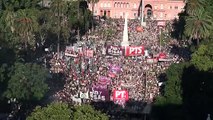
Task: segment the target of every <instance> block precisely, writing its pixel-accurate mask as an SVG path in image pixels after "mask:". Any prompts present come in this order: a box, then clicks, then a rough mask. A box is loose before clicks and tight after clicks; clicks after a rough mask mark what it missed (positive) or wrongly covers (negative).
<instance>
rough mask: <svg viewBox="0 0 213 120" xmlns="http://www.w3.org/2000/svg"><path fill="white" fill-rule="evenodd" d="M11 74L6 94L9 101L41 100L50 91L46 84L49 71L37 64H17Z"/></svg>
mask: <svg viewBox="0 0 213 120" xmlns="http://www.w3.org/2000/svg"><path fill="white" fill-rule="evenodd" d="M10 74H11V75H10V76H11V78H10V80H9V81H8V86H7V90H6V91H5V93H4V95H5V96H6V98H8V99H10V98H16V99H17V100H19V101H29V100H40V99H41V98H43V97H44V95H45V93H46V92H47V90H48V85H47V84H46V83H45V80H46V79H47V71H46V70H45V69H44V68H43V67H41V66H39V65H37V64H34V63H33V64H31V63H26V64H23V63H15V65H14V67H13V70H12V71H11V73H10Z"/></svg>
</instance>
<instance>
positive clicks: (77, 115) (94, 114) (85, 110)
mask: <svg viewBox="0 0 213 120" xmlns="http://www.w3.org/2000/svg"><path fill="white" fill-rule="evenodd" d="M73 117H74V118H73V119H74V120H108V119H109V118H108V117H107V116H106V115H105V114H103V113H101V112H100V111H97V110H95V109H94V108H93V107H92V106H90V105H82V106H76V107H75V108H74V113H73Z"/></svg>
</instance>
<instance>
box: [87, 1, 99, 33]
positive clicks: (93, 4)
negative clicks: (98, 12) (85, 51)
mask: <svg viewBox="0 0 213 120" xmlns="http://www.w3.org/2000/svg"><path fill="white" fill-rule="evenodd" d="M98 1H99V0H88V3H90V4H91V5H92V15H93V14H94V7H95V4H96V3H97V2H98ZM93 31H94V20H93V16H92V32H93Z"/></svg>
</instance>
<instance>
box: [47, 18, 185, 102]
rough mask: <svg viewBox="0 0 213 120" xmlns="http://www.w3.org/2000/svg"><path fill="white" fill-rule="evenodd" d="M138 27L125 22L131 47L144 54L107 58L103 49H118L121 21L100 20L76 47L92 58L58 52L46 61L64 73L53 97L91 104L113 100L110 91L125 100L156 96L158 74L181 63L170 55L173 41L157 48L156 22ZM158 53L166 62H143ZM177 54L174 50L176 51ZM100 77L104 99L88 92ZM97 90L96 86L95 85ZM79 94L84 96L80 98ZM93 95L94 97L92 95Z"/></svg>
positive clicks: (146, 99) (151, 98)
mask: <svg viewBox="0 0 213 120" xmlns="http://www.w3.org/2000/svg"><path fill="white" fill-rule="evenodd" d="M138 26H140V22H139V21H138V20H128V33H129V38H128V39H129V42H130V45H132V46H141V45H142V46H144V47H145V54H144V55H141V56H131V57H127V56H124V55H119V56H111V55H108V54H107V52H106V50H107V47H108V46H120V44H121V41H122V36H123V28H124V20H123V19H118V20H103V21H101V22H100V23H99V25H98V27H97V28H96V29H95V32H94V33H93V34H90V33H87V34H86V35H85V36H83V37H82V40H81V41H80V42H78V44H74V45H72V46H80V47H81V48H82V49H83V50H92V51H93V56H92V57H86V56H84V55H81V54H79V51H75V54H76V55H77V56H74V57H73V56H72V57H71V56H66V54H65V52H61V54H60V59H57V54H55V55H54V57H53V59H52V60H51V61H50V63H51V64H52V65H51V66H52V68H51V71H52V72H55V71H56V69H58V71H57V72H61V73H63V74H65V76H66V77H65V78H64V79H65V81H66V83H65V85H64V88H63V90H61V91H58V92H57V93H56V94H55V96H54V97H55V98H56V99H57V100H59V101H65V102H69V103H74V104H81V103H82V102H91V101H107V100H108V101H109V100H113V98H112V97H113V95H112V93H113V91H114V90H126V91H128V97H129V101H144V102H148V103H150V102H152V101H153V100H154V98H155V97H156V96H158V95H159V94H160V87H161V85H162V82H161V81H159V76H160V74H162V73H164V72H165V70H166V69H167V68H168V67H169V66H170V65H171V64H172V63H179V62H180V61H182V60H184V59H183V58H182V57H181V56H179V55H178V54H174V53H172V52H171V49H172V48H173V47H174V46H178V42H177V41H176V40H170V41H169V42H167V43H164V45H163V46H162V45H160V41H159V39H160V34H161V32H164V31H165V29H164V28H160V27H159V26H158V25H157V21H153V20H147V22H146V27H144V28H143V30H142V31H138V30H137V28H138ZM160 53H165V54H166V56H167V59H168V60H166V61H163V62H153V63H149V62H147V59H150V58H155V57H156V56H158V55H159V54H160ZM176 53H178V51H177V52H176ZM113 65H115V66H117V67H118V68H119V69H120V70H118V71H117V72H115V74H109V71H110V67H112V66H113ZM110 75H112V76H110ZM100 76H107V77H108V78H106V79H110V80H109V81H110V82H109V83H108V82H106V81H104V83H103V85H102V87H103V88H106V89H107V90H108V91H107V94H109V96H108V97H109V98H107V96H105V97H103V96H100V94H99V93H93V92H94V90H93V89H91V88H92V87H94V86H97V85H98V84H100V81H99V79H100ZM99 87H100V86H99ZM82 93H86V94H85V96H83V97H82ZM94 94H96V95H97V96H94Z"/></svg>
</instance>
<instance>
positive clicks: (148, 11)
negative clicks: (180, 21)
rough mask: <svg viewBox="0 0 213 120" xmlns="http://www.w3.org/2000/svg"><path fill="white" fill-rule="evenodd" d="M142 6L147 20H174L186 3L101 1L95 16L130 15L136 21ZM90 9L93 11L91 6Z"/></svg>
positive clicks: (165, 0)
mask: <svg viewBox="0 0 213 120" xmlns="http://www.w3.org/2000/svg"><path fill="white" fill-rule="evenodd" d="M142 3H144V5H142ZM141 6H143V11H144V16H145V18H147V17H151V18H153V19H156V20H172V19H174V18H175V17H177V16H178V13H180V12H181V11H182V10H183V8H184V6H185V3H184V1H183V0H144V1H143V2H142V0H99V2H98V3H96V4H95V5H94V15H96V16H104V15H106V16H107V17H111V18H124V16H125V14H128V18H129V19H135V18H139V17H141V13H142V7H141ZM89 9H90V10H92V5H91V4H89Z"/></svg>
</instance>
